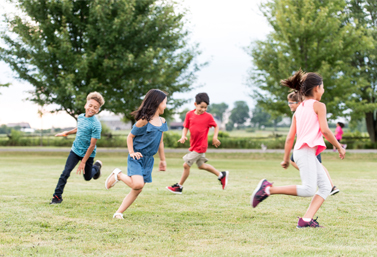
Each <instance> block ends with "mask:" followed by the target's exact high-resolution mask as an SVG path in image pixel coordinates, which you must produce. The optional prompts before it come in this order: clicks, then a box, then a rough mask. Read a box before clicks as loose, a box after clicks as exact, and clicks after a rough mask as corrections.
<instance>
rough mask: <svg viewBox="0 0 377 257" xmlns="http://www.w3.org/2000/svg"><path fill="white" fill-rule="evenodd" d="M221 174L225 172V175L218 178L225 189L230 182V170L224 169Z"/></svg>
mask: <svg viewBox="0 0 377 257" xmlns="http://www.w3.org/2000/svg"><path fill="white" fill-rule="evenodd" d="M221 174H223V176H222V177H221V178H218V180H219V181H220V184H221V185H222V186H223V190H224V189H225V188H226V185H227V184H228V177H229V171H222V172H221Z"/></svg>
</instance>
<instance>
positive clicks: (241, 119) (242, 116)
mask: <svg viewBox="0 0 377 257" xmlns="http://www.w3.org/2000/svg"><path fill="white" fill-rule="evenodd" d="M247 118H250V115H249V106H247V103H246V102H245V101H236V102H235V103H234V108H233V109H232V111H231V114H230V116H229V120H230V121H232V123H234V124H237V125H242V124H244V123H245V122H246V119H247Z"/></svg>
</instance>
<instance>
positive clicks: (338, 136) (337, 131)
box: [333, 122, 347, 152]
mask: <svg viewBox="0 0 377 257" xmlns="http://www.w3.org/2000/svg"><path fill="white" fill-rule="evenodd" d="M343 128H344V123H343V122H338V123H336V129H335V138H336V140H338V142H339V143H340V141H341V140H342V137H343ZM342 147H343V148H344V149H345V148H347V145H342ZM333 151H334V152H336V149H335V147H334V148H333Z"/></svg>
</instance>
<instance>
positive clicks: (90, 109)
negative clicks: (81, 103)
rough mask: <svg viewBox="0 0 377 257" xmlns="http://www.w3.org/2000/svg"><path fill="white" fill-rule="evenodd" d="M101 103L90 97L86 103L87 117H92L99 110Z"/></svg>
mask: <svg viewBox="0 0 377 257" xmlns="http://www.w3.org/2000/svg"><path fill="white" fill-rule="evenodd" d="M99 108H100V104H99V103H98V102H97V101H96V100H93V99H90V100H89V101H87V102H86V104H85V117H87V118H88V117H92V116H93V115H96V114H97V113H98V112H99Z"/></svg>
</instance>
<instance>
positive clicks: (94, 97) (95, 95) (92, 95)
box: [86, 92, 105, 107]
mask: <svg viewBox="0 0 377 257" xmlns="http://www.w3.org/2000/svg"><path fill="white" fill-rule="evenodd" d="M90 100H94V101H96V102H98V103H99V105H100V107H101V106H102V105H104V104H105V100H104V99H103V97H102V95H101V94H100V93H98V92H91V93H90V94H89V95H88V96H87V97H86V101H90Z"/></svg>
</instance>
